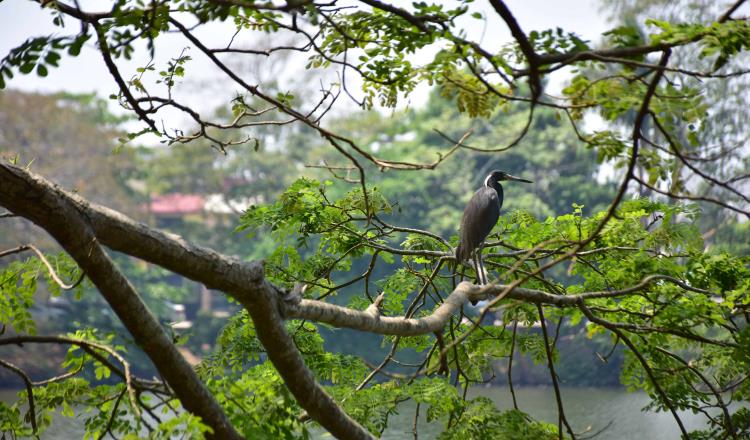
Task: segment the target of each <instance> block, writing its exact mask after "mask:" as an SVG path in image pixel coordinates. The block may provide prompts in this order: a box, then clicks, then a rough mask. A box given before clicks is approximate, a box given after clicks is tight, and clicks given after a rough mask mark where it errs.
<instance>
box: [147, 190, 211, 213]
mask: <svg viewBox="0 0 750 440" xmlns="http://www.w3.org/2000/svg"><path fill="white" fill-rule="evenodd" d="M205 205H206V199H205V198H204V197H203V196H201V195H197V194H179V193H174V194H165V195H163V196H153V197H152V198H151V202H150V203H149V211H151V212H152V213H154V214H196V213H200V212H203V207H204V206H205Z"/></svg>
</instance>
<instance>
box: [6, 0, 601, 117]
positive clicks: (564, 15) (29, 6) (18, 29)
mask: <svg viewBox="0 0 750 440" xmlns="http://www.w3.org/2000/svg"><path fill="white" fill-rule="evenodd" d="M87 3H88V4H97V2H83V3H82V4H83V5H84V7H86V6H87ZM99 4H101V3H99ZM477 4H478V6H480V9H482V10H483V11H484V12H485V14H486V16H489V17H491V19H492V20H491V21H492V25H489V26H487V29H484V32H483V29H482V26H479V25H478V23H479V21H476V20H471V21H470V22H469V23H470V24H471V26H472V28H470V29H467V32H468V35H469V37H470V38H472V39H475V40H479V39H480V38H482V35H483V34H484V38H483V43H484V44H485V45H486V46H488V47H492V46H495V45H496V43H495V41H497V42H501V43H502V42H506V41H508V40H509V38H510V34H509V33H508V32H507V29H506V28H505V26H504V25H503V23H502V22H501V21H500V20H499V18H496V15H494V11H492V9H491V7H490V6H489V5H488V4H484V2H482V1H478V2H477ZM507 4H508V6H509V7H510V9H511V10H512V11H513V13H514V14H515V16H516V18H517V19H518V21H519V23H520V24H521V26H522V27H523V29H524V30H525V31H526V32H527V33H528V32H529V31H531V30H535V29H536V30H543V29H548V28H554V27H562V28H563V29H566V30H568V31H573V32H576V33H577V34H578V35H580V36H582V37H583V38H584V39H587V40H591V41H594V42H595V41H597V39H598V36H599V35H600V34H601V33H602V32H604V31H606V30H607V25H606V23H605V20H604V19H603V18H602V16H601V14H600V13H599V9H598V3H597V2H596V0H568V1H551V0H509V1H508V2H507ZM68 23H73V21H72V20H71V21H70V22H68ZM230 26H231V25H230ZM66 30H68V31H67V32H69V33H74V32H76V27H75V26H71V25H70V24H69V25H68V27H67V28H66ZM215 31H217V32H214V31H213V29H212V32H210V34H209V33H204V36H207V37H208V38H209V40H213V41H214V42H216V44H217V45H218V44H222V43H221V42H222V41H224V43H223V44H226V41H227V40H226V39H228V38H229V37H230V36H231V33H232V30H231V29H228V30H226V31H223V32H222V29H221V28H220V27H218V26H217V27H216V28H215ZM56 32H60V29H59V28H56V27H55V26H53V25H52V23H51V19H50V18H49V15H48V14H47V13H46V12H43V11H41V9H40V7H39V6H38V4H37V3H35V2H32V1H23V0H5V1H2V2H0V56H5V55H6V54H7V53H8V50H10V49H11V48H13V47H15V46H17V45H19V44H21V43H22V42H23V41H25V40H26V39H27V38H29V37H30V36H38V35H47V34H50V33H56ZM218 38H222V39H218ZM162 40H164V41H162V42H161V43H160V45H159V46H158V49H157V50H158V52H157V61H158V60H159V59H161V60H167V59H169V58H171V57H174V56H176V55H177V54H179V52H180V50H181V49H182V48H183V47H184V46H186V45H187V44H186V42H185V41H184V40H182V39H181V38H177V37H172V36H169V37H167V38H162ZM165 43H166V44H165ZM194 52H195V51H194ZM139 55H140V56H136V57H135V59H134V60H133V62H131V63H127V64H124V66H125V67H122V68H121V72H122V74H123V76H124V77H125V78H126V79H128V78H130V77H131V76H132V75H133V74H134V73H135V68H136V67H139V66H141V65H143V64H145V63H146V62H147V61H148V54H147V53H146V52H145V51H142V52H141V53H140V54H139ZM193 56H194V57H195V58H196V60H195V61H193V62H191V64H190V65H189V66H188V67H189V68H190V69H192V70H191V71H190V72H189V74H190V75H195V76H196V77H199V78H201V79H203V80H204V81H206V83H204V84H203V85H206V84H208V85H215V84H216V81H215V78H217V76H216V71H215V70H214V69H213V68H212V67H211V66H209V65H208V63H207V62H205V61H204V60H199V59H197V58H199V56H198V54H197V53H193ZM117 62H118V64H120V65H123V64H122V60H118V61H117ZM300 68H302V66H300ZM221 81H223V78H222V80H221ZM200 84H201V83H193V87H192V88H193V89H200V90H205V87H203V86H201V85H200ZM9 86H10V87H11V88H16V89H21V90H25V91H40V92H55V91H62V90H64V91H68V92H92V91H94V92H97V93H99V94H100V95H102V96H107V95H109V94H111V93H116V85H115V83H114V81H113V79H112V78H111V76H110V75H109V72H107V69H106V67H105V66H104V63H103V62H102V60H101V57H100V56H99V55H98V53H97V52H96V51H95V50H94V49H93V43H91V41H89V43H87V45H86V47H85V48H84V50H83V51H82V53H81V55H80V56H79V57H77V58H71V57H69V56H63V58H62V60H61V62H60V68H58V69H51V70H50V71H49V75H48V76H47V77H46V78H39V77H37V76H36V74H34V73H32V74H29V75H21V74H16V75H15V77H14V78H13V79H12V80H10V81H9ZM0 93H2V92H0ZM187 93H188V94H193V93H194V90H193V91H191V90H187ZM212 96H213V97H215V96H216V95H215V92H212ZM230 97H231V95H230ZM193 98H194V99H195V100H196V102H195V103H194V105H199V106H200V104H201V103H205V97H202V98H199V97H198V96H194V97H193ZM416 100H417V101H418V100H419V97H417V98H416ZM413 101H414V99H413ZM212 105H216V104H215V103H212ZM206 111H209V109H205V110H203V111H202V112H206Z"/></svg>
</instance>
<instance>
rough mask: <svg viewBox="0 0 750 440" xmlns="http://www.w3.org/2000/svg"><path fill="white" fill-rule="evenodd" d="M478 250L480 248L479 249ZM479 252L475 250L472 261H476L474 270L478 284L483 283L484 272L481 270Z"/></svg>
mask: <svg viewBox="0 0 750 440" xmlns="http://www.w3.org/2000/svg"><path fill="white" fill-rule="evenodd" d="M477 250H478V249H477ZM478 260H479V252H474V255H473V256H472V262H473V263H474V272H475V273H476V275H477V284H479V285H481V284H482V272H481V271H480V270H479V261H478Z"/></svg>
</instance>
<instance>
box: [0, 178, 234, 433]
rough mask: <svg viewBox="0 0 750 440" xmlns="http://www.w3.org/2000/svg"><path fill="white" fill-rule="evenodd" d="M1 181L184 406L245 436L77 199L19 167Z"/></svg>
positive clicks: (218, 429) (3, 196) (13, 206)
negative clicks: (105, 245) (88, 282)
mask: <svg viewBox="0 0 750 440" xmlns="http://www.w3.org/2000/svg"><path fill="white" fill-rule="evenodd" d="M0 182H2V185H0V204H2V205H3V206H5V207H6V208H7V209H9V210H11V211H13V212H14V213H16V214H18V215H21V216H24V217H26V218H29V219H30V220H32V221H33V222H34V223H36V224H37V225H39V226H41V227H42V228H44V229H45V230H46V231H47V232H49V233H50V235H52V236H53V237H54V238H55V239H56V240H57V241H58V242H59V243H60V245H61V246H62V247H63V248H64V249H65V250H66V251H67V252H68V253H69V254H70V256H71V257H72V258H73V259H74V260H75V261H76V263H78V265H79V266H80V267H81V268H82V269H83V270H84V272H85V273H86V274H87V275H88V276H89V279H91V281H92V282H93V283H94V285H95V286H96V287H97V289H98V290H99V292H101V294H102V296H103V297H104V298H105V299H106V300H107V302H108V303H109V305H110V307H112V309H113V310H114V312H115V313H116V314H117V316H118V317H119V318H120V320H121V321H122V323H123V325H124V326H125V328H127V329H128V331H129V332H130V334H131V335H132V336H133V338H134V339H135V341H136V343H138V345H139V346H140V347H141V348H142V349H143V351H144V352H146V354H147V355H148V356H149V358H150V359H151V360H152V361H153V363H154V366H155V367H156V369H157V370H158V371H159V373H160V374H161V375H162V377H164V379H165V380H166V382H167V383H168V384H169V385H170V386H171V387H172V388H173V389H174V391H175V394H176V395H177V396H178V397H179V398H180V400H181V401H182V404H183V405H184V407H185V409H187V410H188V411H190V412H191V413H193V414H195V415H198V416H200V417H201V418H202V419H203V421H204V423H206V424H207V425H208V426H210V427H211V428H212V429H213V436H214V438H220V439H240V438H242V437H241V436H240V435H239V434H238V433H237V431H235V430H234V428H233V427H232V426H231V425H230V424H229V421H228V420H227V418H226V415H225V414H224V412H223V410H222V409H221V407H220V406H219V404H218V402H217V401H216V399H215V398H214V397H213V395H212V394H211V393H210V392H209V391H208V389H207V388H206V386H205V385H204V384H203V383H202V382H201V381H200V379H199V378H198V376H197V375H196V373H195V371H193V369H192V367H191V366H190V364H188V363H187V361H186V360H185V358H183V357H182V355H181V354H180V352H179V351H177V347H175V345H174V344H173V343H172V340H171V338H170V337H169V335H167V333H166V332H165V331H164V329H163V328H162V327H161V325H160V324H159V322H158V321H157V320H156V318H155V317H154V316H153V315H152V314H151V312H150V310H149V309H148V308H147V307H146V306H145V304H144V303H143V301H141V299H140V297H139V296H138V294H137V293H136V291H135V289H134V288H133V286H132V285H131V284H130V282H129V281H128V280H127V279H126V278H125V277H124V276H123V275H122V273H121V272H120V271H119V270H118V269H117V267H116V266H115V265H114V263H113V262H112V260H111V259H110V258H109V256H108V255H107V254H106V252H104V249H102V247H101V245H100V244H99V241H98V240H97V238H96V236H95V234H94V231H93V230H92V228H91V226H90V223H88V222H87V221H86V217H85V216H84V215H82V214H83V213H82V212H81V211H79V210H78V209H77V208H78V207H77V206H76V204H75V203H74V202H73V201H72V200H70V199H69V198H67V197H65V196H64V194H63V193H62V191H60V190H59V189H58V188H54V187H52V186H51V185H49V184H48V183H46V182H44V181H42V180H41V179H30V175H28V174H27V173H25V172H23V171H22V170H20V169H18V168H15V169H14V168H11V167H9V166H5V165H3V166H0ZM45 183H46V185H44V184H45Z"/></svg>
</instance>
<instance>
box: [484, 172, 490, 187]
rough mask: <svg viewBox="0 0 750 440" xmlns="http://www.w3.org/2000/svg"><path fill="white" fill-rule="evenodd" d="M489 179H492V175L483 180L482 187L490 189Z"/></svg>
mask: <svg viewBox="0 0 750 440" xmlns="http://www.w3.org/2000/svg"><path fill="white" fill-rule="evenodd" d="M490 177H492V174H489V175H488V176H487V178H486V179H484V186H486V187H487V188H489V187H490Z"/></svg>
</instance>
